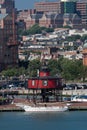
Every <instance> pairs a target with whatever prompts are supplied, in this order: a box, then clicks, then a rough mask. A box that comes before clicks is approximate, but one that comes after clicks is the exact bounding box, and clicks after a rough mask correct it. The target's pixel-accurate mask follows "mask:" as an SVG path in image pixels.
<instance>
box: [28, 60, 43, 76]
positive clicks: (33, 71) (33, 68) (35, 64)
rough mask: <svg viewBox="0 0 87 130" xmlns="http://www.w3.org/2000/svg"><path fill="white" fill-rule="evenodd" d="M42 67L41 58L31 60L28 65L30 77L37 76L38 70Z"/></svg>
mask: <svg viewBox="0 0 87 130" xmlns="http://www.w3.org/2000/svg"><path fill="white" fill-rule="evenodd" d="M40 67H41V63H40V60H37V59H35V60H32V61H30V62H29V65H28V69H27V71H28V73H29V76H30V77H35V76H37V70H39V69H40Z"/></svg>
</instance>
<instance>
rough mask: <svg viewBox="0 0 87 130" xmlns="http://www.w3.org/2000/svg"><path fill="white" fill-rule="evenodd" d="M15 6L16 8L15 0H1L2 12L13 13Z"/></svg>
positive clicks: (0, 8) (0, 9) (0, 11)
mask: <svg viewBox="0 0 87 130" xmlns="http://www.w3.org/2000/svg"><path fill="white" fill-rule="evenodd" d="M14 8H15V2H14V0H0V13H2V14H5V13H8V14H12V11H13V9H14Z"/></svg>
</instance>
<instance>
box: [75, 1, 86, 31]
mask: <svg viewBox="0 0 87 130" xmlns="http://www.w3.org/2000/svg"><path fill="white" fill-rule="evenodd" d="M76 9H77V13H78V14H79V15H80V16H81V19H82V27H83V28H86V29H87V1H86V0H83V1H78V2H76Z"/></svg>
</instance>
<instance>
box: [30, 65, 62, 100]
mask: <svg viewBox="0 0 87 130" xmlns="http://www.w3.org/2000/svg"><path fill="white" fill-rule="evenodd" d="M28 89H29V90H33V98H34V99H35V100H38V95H39V97H40V100H41V101H42V102H50V101H58V100H59V98H60V95H61V90H62V78H60V77H58V76H51V75H50V71H49V69H48V68H47V66H42V68H41V69H40V71H39V74H38V76H37V77H31V78H29V79H28Z"/></svg>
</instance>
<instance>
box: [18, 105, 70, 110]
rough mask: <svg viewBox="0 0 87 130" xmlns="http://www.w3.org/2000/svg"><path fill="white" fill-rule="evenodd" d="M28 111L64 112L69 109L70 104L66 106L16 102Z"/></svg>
mask: <svg viewBox="0 0 87 130" xmlns="http://www.w3.org/2000/svg"><path fill="white" fill-rule="evenodd" d="M16 105H17V106H19V107H21V108H22V109H23V110H24V111H26V112H63V111H67V110H68V105H65V106H46V105H45V106H30V105H23V104H16Z"/></svg>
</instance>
